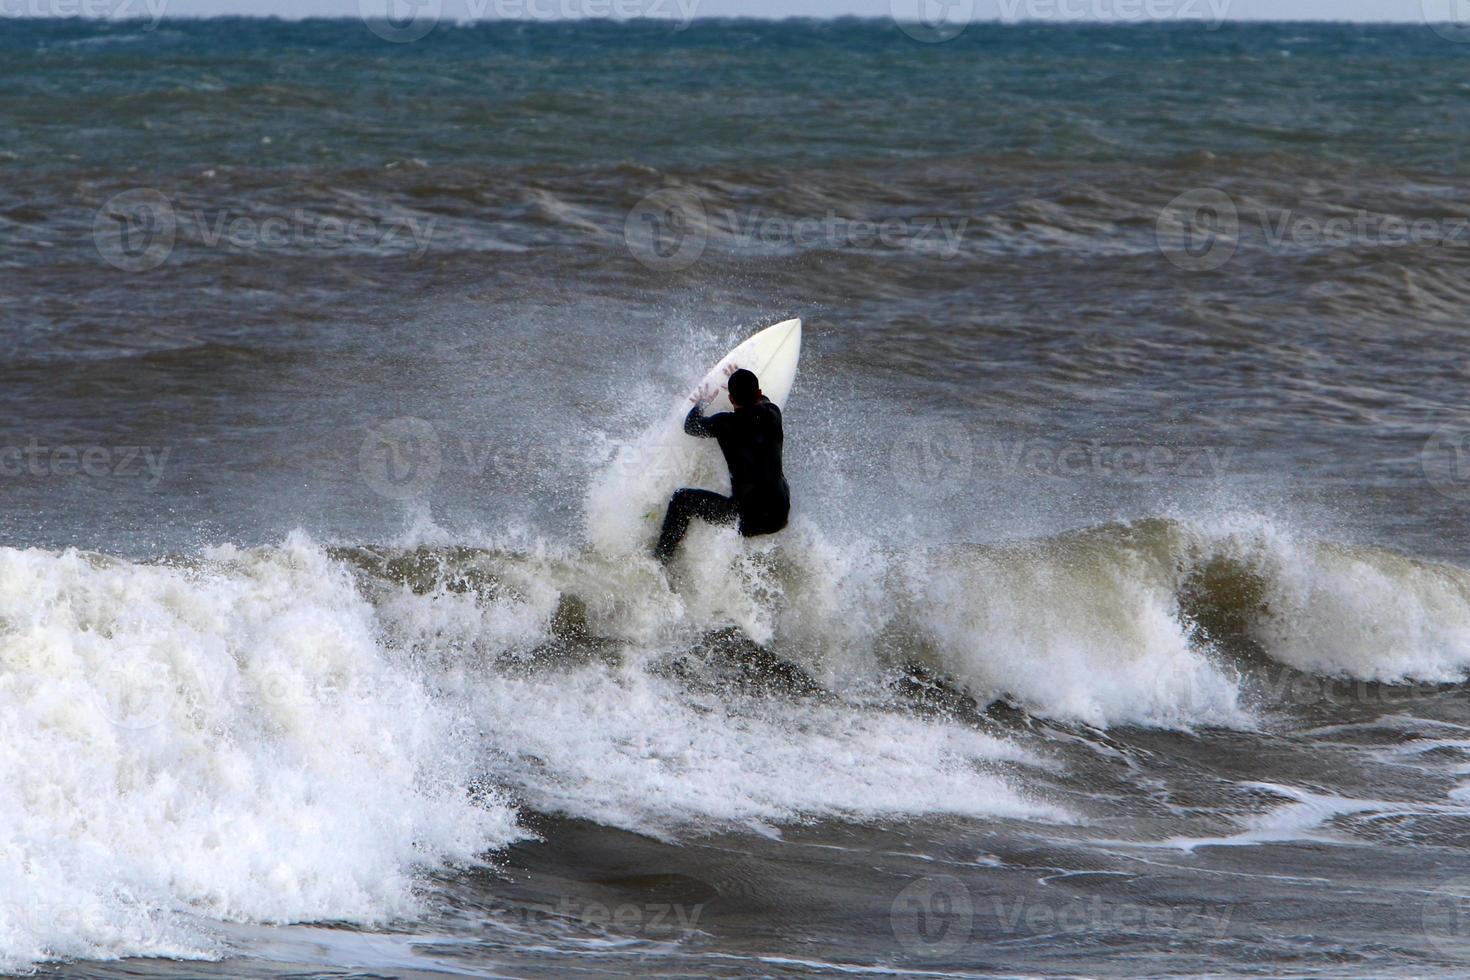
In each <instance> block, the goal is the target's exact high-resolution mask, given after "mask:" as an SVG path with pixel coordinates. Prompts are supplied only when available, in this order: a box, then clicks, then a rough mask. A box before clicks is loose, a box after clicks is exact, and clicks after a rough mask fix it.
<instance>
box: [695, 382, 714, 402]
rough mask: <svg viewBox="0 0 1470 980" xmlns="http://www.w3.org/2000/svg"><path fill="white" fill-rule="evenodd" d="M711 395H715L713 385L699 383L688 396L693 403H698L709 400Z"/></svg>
mask: <svg viewBox="0 0 1470 980" xmlns="http://www.w3.org/2000/svg"><path fill="white" fill-rule="evenodd" d="M713 397H715V386H714V385H711V384H705V385H700V386H699V387H698V388H697V389H695V391H694V394H692V395H690V396H689V400H690V401H692V402H693V403H694V404H696V405H699V404H701V403H703V402H707V401H709V400H710V399H711V398H713Z"/></svg>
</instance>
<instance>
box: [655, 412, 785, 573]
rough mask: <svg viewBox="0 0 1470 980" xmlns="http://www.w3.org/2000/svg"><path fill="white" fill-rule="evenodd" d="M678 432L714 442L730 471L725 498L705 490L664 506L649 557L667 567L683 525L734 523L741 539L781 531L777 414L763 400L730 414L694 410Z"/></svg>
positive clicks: (680, 495) (679, 494)
mask: <svg viewBox="0 0 1470 980" xmlns="http://www.w3.org/2000/svg"><path fill="white" fill-rule="evenodd" d="M684 431H685V432H687V433H689V434H690V435H691V436H699V437H700V438H703V439H718V440H719V442H720V451H721V452H723V453H724V454H725V462H726V463H727V464H729V467H730V488H731V494H730V496H728V497H723V496H721V495H720V494H717V493H713V492H711V491H709V490H691V489H689V488H687V487H686V488H685V489H683V490H679V491H678V492H676V493H675V494H674V496H673V499H671V500H670V501H669V512H668V514H667V515H666V516H665V517H664V528H663V533H662V534H660V535H659V539H658V547H657V548H655V549H654V555H656V556H657V557H658V559H659V560H660V561H668V560H669V559H670V558H672V557H673V555H674V549H675V548H677V547H678V546H679V542H680V541H681V540H682V539H683V537H684V532H685V531H687V530H689V521H690V519H691V518H694V517H702V518H704V519H705V520H707V521H709V522H710V523H712V524H729V523H732V522H734V521H735V520H737V519H738V520H739V521H740V533H741V534H743V535H745V536H746V537H754V536H755V535H758V534H775V533H776V532H777V531H779V530H781V529H782V528H783V527H785V526H786V515H787V513H788V512H789V511H790V510H791V490H790V488H789V487H787V486H786V477H785V476H783V475H782V473H781V444H782V441H783V437H782V434H781V410H780V409H779V408H777V407H776V406H775V405H774V404H772V403H771V402H770V401H769V400H768V399H765V398H762V399H761V400H760V401H758V402H756V403H755V404H754V405H746V406H743V407H741V408H737V409H735V411H733V412H721V413H719V414H718V415H710V416H705V415H703V414H701V413H700V411H699V406H698V405H695V406H694V408H692V409H690V411H689V415H688V416H687V417H686V418H685V419H684Z"/></svg>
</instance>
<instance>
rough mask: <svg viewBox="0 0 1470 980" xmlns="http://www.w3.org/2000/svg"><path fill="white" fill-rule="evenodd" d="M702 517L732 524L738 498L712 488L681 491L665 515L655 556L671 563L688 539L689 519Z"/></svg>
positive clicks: (675, 494)
mask: <svg viewBox="0 0 1470 980" xmlns="http://www.w3.org/2000/svg"><path fill="white" fill-rule="evenodd" d="M696 517H702V518H704V519H705V520H707V521H709V522H710V523H711V524H728V523H730V522H731V521H733V520H734V519H735V501H734V500H732V499H730V498H729V497H722V496H720V495H719V494H717V493H713V492H711V491H709V490H690V489H689V488H688V487H685V488H684V489H683V490H678V491H676V492H675V493H674V496H673V497H671V498H670V499H669V512H668V513H667V514H665V515H664V529H663V532H662V533H661V534H659V536H658V546H657V547H655V548H654V549H653V556H654V557H655V558H657V559H658V560H659V561H662V562H667V561H668V560H669V559H670V558H672V557H674V549H675V548H677V547H679V542H680V541H682V540H684V534H685V532H687V531H688V530H689V522H690V521H691V520H692V519H694V518H696Z"/></svg>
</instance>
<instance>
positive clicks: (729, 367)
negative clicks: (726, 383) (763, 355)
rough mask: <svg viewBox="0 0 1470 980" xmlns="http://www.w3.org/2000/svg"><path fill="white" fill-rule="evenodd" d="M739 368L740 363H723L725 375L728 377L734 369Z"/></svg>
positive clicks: (737, 369)
mask: <svg viewBox="0 0 1470 980" xmlns="http://www.w3.org/2000/svg"><path fill="white" fill-rule="evenodd" d="M739 370H740V365H739V364H726V365H725V377H727V378H728V377H729V376H730V375H732V374H734V373H735V372H736V371H739Z"/></svg>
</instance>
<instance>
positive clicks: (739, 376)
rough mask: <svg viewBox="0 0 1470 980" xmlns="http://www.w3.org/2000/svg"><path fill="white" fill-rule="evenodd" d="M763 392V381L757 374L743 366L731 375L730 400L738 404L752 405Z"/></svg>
mask: <svg viewBox="0 0 1470 980" xmlns="http://www.w3.org/2000/svg"><path fill="white" fill-rule="evenodd" d="M760 393H761V383H760V382H759V381H758V380H756V376H755V375H754V374H753V373H752V372H750V371H747V370H745V368H741V369H740V370H739V371H736V372H735V373H734V374H732V375H730V401H731V402H733V403H734V404H737V405H751V404H754V403H755V400H756V398H757V397H758V396H759V395H760Z"/></svg>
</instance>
